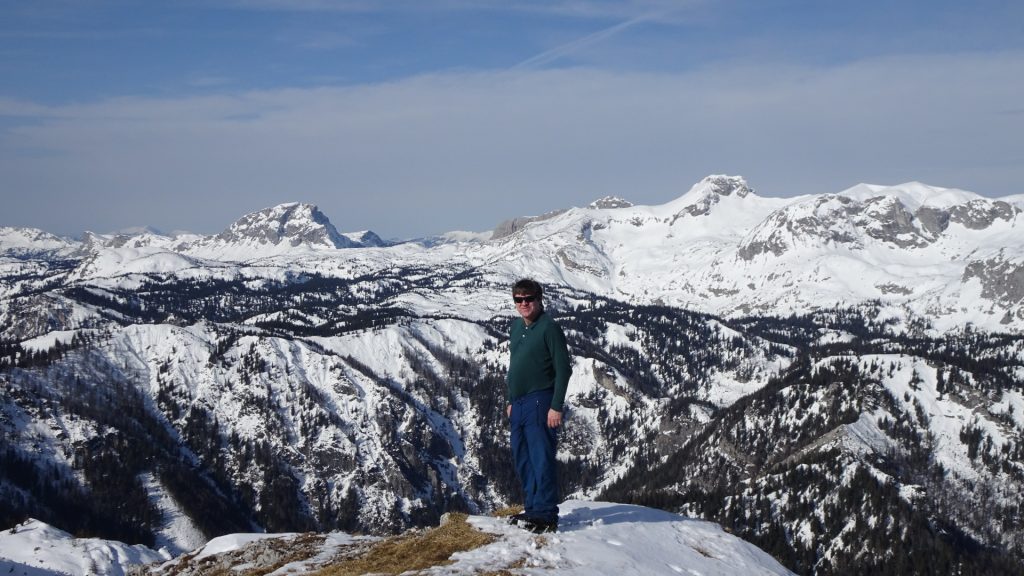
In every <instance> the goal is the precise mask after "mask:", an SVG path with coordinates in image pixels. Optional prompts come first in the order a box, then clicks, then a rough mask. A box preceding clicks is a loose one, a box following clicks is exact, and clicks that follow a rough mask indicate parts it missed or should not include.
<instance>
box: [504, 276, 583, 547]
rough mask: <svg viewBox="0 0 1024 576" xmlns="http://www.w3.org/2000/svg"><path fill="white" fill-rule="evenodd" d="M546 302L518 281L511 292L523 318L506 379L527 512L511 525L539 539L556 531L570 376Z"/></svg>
mask: <svg viewBox="0 0 1024 576" xmlns="http://www.w3.org/2000/svg"><path fill="white" fill-rule="evenodd" d="M542 297H543V291H542V289H541V286H540V284H538V283H537V282H535V281H534V280H530V279H523V280H520V281H518V282H516V284H515V286H513V288H512V299H513V301H514V302H515V306H516V311H517V312H519V315H520V316H521V318H516V319H514V320H512V329H511V330H510V335H509V336H510V341H509V350H510V358H509V367H508V378H507V382H508V409H507V413H508V417H509V422H510V425H511V442H512V459H513V460H514V461H515V466H516V474H517V475H518V476H519V481H520V482H521V483H522V486H523V496H524V508H525V510H524V511H523V512H522V513H521V514H516V515H515V516H513V517H512V519H511V520H510V522H511V523H513V524H518V525H519V526H522V527H523V528H525V529H527V530H530V531H532V532H536V533H542V532H554V531H556V530H558V502H559V497H558V478H557V476H556V471H555V450H556V441H557V432H558V427H559V426H561V425H562V412H563V410H564V406H563V404H564V402H565V391H566V388H567V387H568V385H569V376H570V375H571V374H572V366H571V365H570V363H569V350H568V348H567V347H566V345H565V334H563V333H562V329H561V328H559V327H558V325H557V324H555V322H554V320H552V319H551V317H550V316H548V315H547V314H545V313H544V303H543V300H542Z"/></svg>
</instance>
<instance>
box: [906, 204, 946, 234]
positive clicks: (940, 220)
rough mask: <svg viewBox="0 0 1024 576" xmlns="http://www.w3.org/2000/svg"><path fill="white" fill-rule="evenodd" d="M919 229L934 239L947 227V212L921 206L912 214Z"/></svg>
mask: <svg viewBox="0 0 1024 576" xmlns="http://www.w3.org/2000/svg"><path fill="white" fill-rule="evenodd" d="M914 217H915V218H916V219H917V221H918V222H919V223H920V224H921V229H922V230H924V231H925V232H927V233H928V234H930V235H931V237H932V238H933V239H934V238H936V237H938V235H939V234H942V233H943V232H944V231H945V230H946V228H948V227H949V212H947V211H946V210H942V209H940V208H935V207H933V206H921V207H920V208H918V209H917V212H915V213H914Z"/></svg>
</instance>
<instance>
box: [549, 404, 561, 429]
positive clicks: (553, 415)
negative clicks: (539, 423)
mask: <svg viewBox="0 0 1024 576" xmlns="http://www.w3.org/2000/svg"><path fill="white" fill-rule="evenodd" d="M561 425H562V413H561V412H559V411H558V410H555V409H554V408H551V409H549V410H548V428H558V427H559V426H561Z"/></svg>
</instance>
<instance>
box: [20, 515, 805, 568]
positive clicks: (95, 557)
mask: <svg viewBox="0 0 1024 576" xmlns="http://www.w3.org/2000/svg"><path fill="white" fill-rule="evenodd" d="M469 522H470V524H471V525H473V526H474V527H476V528H478V529H479V530H482V531H484V532H487V533H490V534H493V535H495V536H496V537H497V540H496V541H495V542H493V543H491V544H488V545H486V546H482V547H480V548H476V549H474V550H469V551H467V552H461V553H457V554H455V555H454V556H453V557H452V560H453V563H452V564H449V565H447V566H437V567H434V568H431V569H429V570H427V571H425V572H424V573H425V574H435V575H445V574H447V575H458V574H467V575H468V574H477V573H480V572H483V571H487V570H497V569H501V568H508V567H510V566H512V565H513V564H515V565H518V566H521V568H517V569H516V570H515V572H516V573H521V574H534V575H539V574H559V575H566V574H567V575H580V576H602V575H608V576H630V575H636V576H649V575H651V574H683V575H692V576H757V575H772V574H776V575H788V574H792V572H790V571H789V570H787V569H786V568H785V567H783V566H782V565H781V564H779V563H778V562H777V561H776V560H775V559H774V558H772V557H771V556H769V555H768V554H767V553H765V552H764V551H763V550H761V549H759V548H757V547H756V546H754V545H752V544H750V543H748V542H745V541H744V540H741V539H739V538H737V537H735V536H732V535H730V534H728V533H726V532H725V531H724V530H722V528H721V527H719V526H718V525H717V524H714V523H711V522H706V521H703V520H694V519H690V518H685V517H683V516H679V515H677V514H671V513H669V512H663V511H660V510H654V509H651V508H645V507H642V506H633V505H627V504H616V503H612V502H593V501H583V500H569V501H566V502H564V503H563V504H562V506H561V507H560V518H559V531H558V532H557V533H554V534H545V535H543V536H536V535H534V534H531V533H529V532H526V531H524V530H521V529H520V528H517V527H515V526H510V525H508V524H507V523H506V522H505V520H504V519H502V518H496V517H489V516H471V517H470V518H469ZM295 537H296V535H295V534H231V535H227V536H221V537H219V538H214V539H213V540H211V541H210V542H208V543H207V544H206V545H205V546H203V547H201V548H199V549H197V550H196V551H195V552H193V553H192V554H190V555H189V556H190V558H191V559H192V560H199V559H205V558H209V557H211V556H216V555H218V554H224V553H228V552H232V551H236V550H239V549H241V548H243V547H245V546H247V545H250V544H253V543H255V542H258V541H260V540H264V539H267V538H280V539H286V540H287V539H294V538H295ZM367 540H373V538H367V537H355V536H350V535H348V534H344V533H332V534H329V535H327V538H326V539H325V541H324V543H323V544H322V545H321V546H322V548H321V550H320V551H319V552H320V553H319V554H318V555H316V556H314V559H317V560H318V561H317V562H312V563H311V561H310V560H311V559H309V558H307V559H303V560H298V561H294V562H291V563H289V564H285V565H284V566H280V567H278V568H277V569H276V570H275V571H274V572H272V574H296V573H304V572H305V571H307V570H309V569H310V568H311V567H312V565H313V564H320V563H322V562H323V560H324V559H325V558H327V557H329V556H330V555H331V554H332V553H333V552H334V551H335V550H337V549H339V548H341V547H344V546H345V545H350V544H354V543H357V542H365V541H367ZM179 561H180V559H176V560H169V559H168V558H166V557H165V556H161V555H160V554H159V553H157V552H153V551H152V550H149V549H147V548H145V547H142V546H126V545H124V544H120V543H116V542H108V541H100V540H92V539H73V538H71V537H70V536H69V535H68V534H66V533H64V532H61V531H59V530H56V529H54V528H52V527H50V526H47V525H46V524H44V523H42V522H38V521H35V520H32V521H30V522H28V523H26V524H23V525H21V526H17V527H15V528H14V529H12V530H5V531H3V532H2V533H0V574H14V575H25V576H43V575H46V576H49V575H57V574H67V575H70V576H78V575H83V576H84V575H86V574H104V575H115V576H116V575H121V574H125V573H126V571H127V570H128V569H129V568H131V567H133V566H138V565H140V564H148V565H149V566H148V567H147V568H146V571H147V573H153V574H160V573H165V572H166V571H167V570H168V569H173V568H174V566H175V565H176V564H177V563H178V562H179Z"/></svg>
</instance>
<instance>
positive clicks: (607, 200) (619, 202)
mask: <svg viewBox="0 0 1024 576" xmlns="http://www.w3.org/2000/svg"><path fill="white" fill-rule="evenodd" d="M632 206H633V203H632V202H630V201H629V200H623V199H622V198H619V197H618V196H605V197H604V198H599V199H597V200H594V201H593V202H591V203H590V205H589V206H587V208H597V209H600V210H607V209H611V208H630V207H632Z"/></svg>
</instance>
